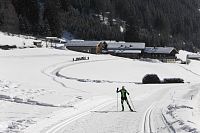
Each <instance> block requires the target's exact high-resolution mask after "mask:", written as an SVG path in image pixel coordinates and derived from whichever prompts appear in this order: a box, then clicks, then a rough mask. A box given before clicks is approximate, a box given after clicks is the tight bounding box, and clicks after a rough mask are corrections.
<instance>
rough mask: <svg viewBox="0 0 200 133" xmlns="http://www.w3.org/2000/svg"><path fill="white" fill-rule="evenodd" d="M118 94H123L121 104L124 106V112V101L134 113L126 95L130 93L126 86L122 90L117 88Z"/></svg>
mask: <svg viewBox="0 0 200 133" xmlns="http://www.w3.org/2000/svg"><path fill="white" fill-rule="evenodd" d="M118 92H121V104H122V111H124V100H125V101H126V103H127V104H128V107H129V109H130V111H133V110H132V108H131V106H130V104H129V102H128V99H127V96H126V94H128V95H129V93H128V91H127V90H126V89H125V87H124V86H122V89H120V90H119V88H117V93H118Z"/></svg>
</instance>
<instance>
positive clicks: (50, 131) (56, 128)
mask: <svg viewBox="0 0 200 133" xmlns="http://www.w3.org/2000/svg"><path fill="white" fill-rule="evenodd" d="M114 102H115V100H111V101H109V102H108V101H106V102H105V103H102V104H100V105H98V106H96V107H94V108H92V109H90V110H88V111H85V112H81V113H80V114H77V115H75V116H73V117H71V118H69V119H67V120H64V121H63V122H60V123H58V124H56V125H54V126H53V127H51V128H50V129H48V130H47V131H43V132H45V133H57V132H59V130H61V129H62V128H64V127H65V126H67V125H68V124H70V123H71V122H73V121H75V120H77V119H80V118H82V117H84V116H86V115H90V114H91V112H92V111H93V110H99V109H101V108H103V107H106V106H108V105H110V104H113V103H114Z"/></svg>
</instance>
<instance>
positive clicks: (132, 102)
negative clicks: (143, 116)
mask: <svg viewBox="0 0 200 133" xmlns="http://www.w3.org/2000/svg"><path fill="white" fill-rule="evenodd" d="M128 96H129V99H130V101H131V105H132V106H133V109H134V111H135V107H134V105H133V102H132V100H131V97H130V95H128Z"/></svg>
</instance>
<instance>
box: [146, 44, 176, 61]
mask: <svg viewBox="0 0 200 133" xmlns="http://www.w3.org/2000/svg"><path fill="white" fill-rule="evenodd" d="M177 53H178V51H177V50H176V49H175V48H174V47H146V48H145V49H144V51H143V53H142V57H144V58H152V59H159V60H160V61H162V62H175V60H176V54H177Z"/></svg>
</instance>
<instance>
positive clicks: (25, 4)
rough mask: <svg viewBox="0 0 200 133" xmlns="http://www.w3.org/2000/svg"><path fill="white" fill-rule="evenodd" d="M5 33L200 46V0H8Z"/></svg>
mask: <svg viewBox="0 0 200 133" xmlns="http://www.w3.org/2000/svg"><path fill="white" fill-rule="evenodd" d="M0 30H2V31H8V32H15V33H22V34H33V35H37V36H38V35H39V36H50V35H53V36H61V35H62V34H63V32H65V31H67V32H70V33H72V34H73V35H74V36H75V37H76V38H81V39H89V40H125V41H142V42H146V43H147V45H149V46H152V45H154V46H166V45H167V46H169V45H170V46H176V47H177V48H179V49H180V48H184V49H187V50H190V51H194V50H196V48H199V47H200V46H199V45H198V44H199V43H200V39H199V38H198V36H199V35H200V12H199V0H159V1H157V0H143V1H140V0H123V1H122V0H115V1H113V0H101V1H99V0H29V1H26V0H2V1H0Z"/></svg>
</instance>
